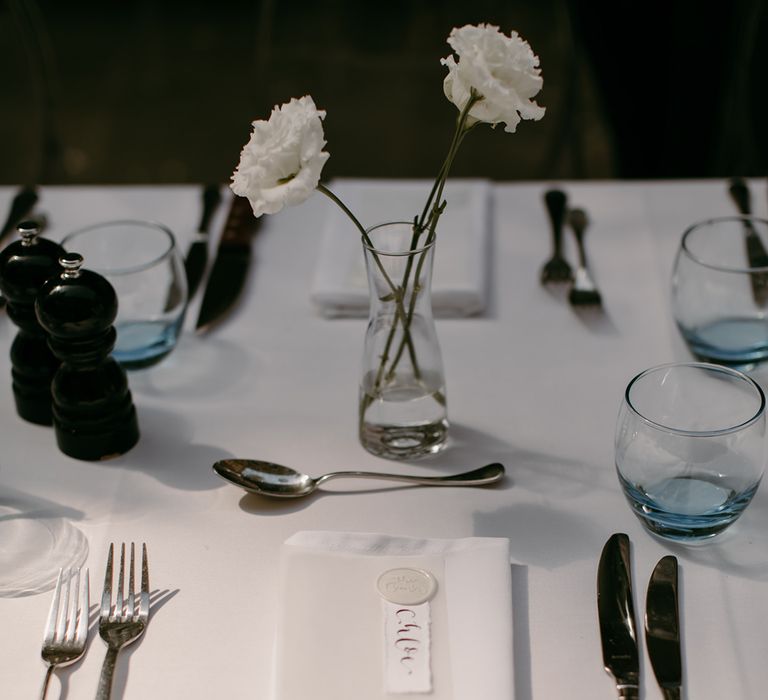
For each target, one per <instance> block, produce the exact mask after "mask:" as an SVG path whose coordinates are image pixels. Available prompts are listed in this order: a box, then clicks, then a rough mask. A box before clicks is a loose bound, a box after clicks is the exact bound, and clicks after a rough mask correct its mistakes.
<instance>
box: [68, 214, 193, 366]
mask: <svg viewBox="0 0 768 700" xmlns="http://www.w3.org/2000/svg"><path fill="white" fill-rule="evenodd" d="M62 245H63V246H64V248H65V249H66V250H67V251H71V252H77V253H80V255H82V256H83V260H84V263H83V267H84V268H85V269H90V270H93V271H94V272H98V273H99V274H100V275H103V276H104V277H106V278H107V280H109V282H110V283H111V284H112V286H113V287H114V288H115V291H116V292H117V301H118V309H117V318H116V320H115V330H116V331H117V342H116V343H115V348H114V350H113V352H112V355H113V357H114V358H115V359H116V360H117V361H118V362H119V363H120V364H121V365H123V367H125V368H126V369H138V368H141V367H149V366H151V365H154V364H156V363H157V362H159V361H160V360H162V359H163V358H164V357H165V356H166V355H168V353H170V352H171V350H173V348H174V347H175V346H176V342H177V340H178V337H179V334H180V333H181V326H182V324H183V322H184V313H185V311H186V307H187V281H186V277H185V274H184V265H183V263H182V261H181V257H180V255H179V253H178V249H177V247H176V241H175V238H174V236H173V233H172V232H171V231H170V229H168V228H167V227H165V226H163V225H162V224H158V223H153V222H149V221H134V220H124V221H108V222H105V223H101V224H95V225H93V226H89V227H88V228H84V229H81V230H79V231H75V232H73V233H70V234H69V235H68V236H66V237H65V238H64V240H63V241H62Z"/></svg>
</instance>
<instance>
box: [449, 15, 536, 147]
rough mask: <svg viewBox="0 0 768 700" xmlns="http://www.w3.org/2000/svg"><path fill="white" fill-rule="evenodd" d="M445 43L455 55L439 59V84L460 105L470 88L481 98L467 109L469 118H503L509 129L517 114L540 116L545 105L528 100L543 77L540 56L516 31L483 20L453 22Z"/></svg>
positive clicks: (498, 120)
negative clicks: (443, 69)
mask: <svg viewBox="0 0 768 700" xmlns="http://www.w3.org/2000/svg"><path fill="white" fill-rule="evenodd" d="M448 43H449V44H450V46H451V48H452V49H453V50H454V51H455V52H456V54H457V55H458V57H459V61H458V63H457V62H456V61H455V60H454V58H453V56H448V57H447V58H443V59H441V61H440V62H441V63H442V64H443V65H444V66H447V67H448V75H447V76H446V77H445V81H444V83H443V89H444V90H445V96H446V97H447V98H448V99H449V100H450V101H451V102H453V104H455V105H456V106H457V107H458V108H459V110H461V109H463V108H464V106H465V105H466V104H467V101H468V100H469V95H470V90H471V89H472V88H474V89H475V91H476V92H478V93H479V94H480V95H482V99H481V100H479V101H478V102H476V103H475V104H474V105H473V107H472V108H471V109H470V111H469V116H470V120H469V123H474V121H481V122H485V123H487V124H493V125H495V124H499V123H501V122H504V123H505V124H506V126H505V127H504V131H509V132H514V131H515V129H516V128H517V125H518V124H519V123H520V119H521V118H522V119H541V118H542V117H543V116H544V108H543V107H539V105H537V104H536V103H535V102H533V101H532V100H531V98H532V97H534V96H535V95H536V94H537V93H538V92H539V90H541V86H542V85H543V83H544V80H543V79H542V77H541V71H540V69H539V67H538V66H539V58H538V56H536V55H534V53H533V51H532V50H531V47H530V45H529V44H528V42H527V41H525V40H524V39H522V38H521V37H520V35H518V33H517V32H511V33H510V35H509V36H508V37H507V36H505V35H504V34H502V33H501V32H500V31H499V28H498V27H494V26H491V25H488V24H481V25H479V26H473V25H466V26H464V27H461V28H454V29H453V30H452V31H451V34H450V36H449V37H448Z"/></svg>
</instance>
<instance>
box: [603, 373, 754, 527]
mask: <svg viewBox="0 0 768 700" xmlns="http://www.w3.org/2000/svg"><path fill="white" fill-rule="evenodd" d="M765 430H766V418H765V396H764V394H763V391H762V389H761V388H760V386H759V385H758V384H757V383H756V382H755V381H754V380H753V379H751V378H750V377H748V376H747V375H745V374H742V373H741V372H738V371H736V370H734V369H731V368H728V367H724V366H721V365H712V364H705V363H696V362H691V363H677V364H669V365H661V366H659V367H653V368H651V369H648V370H646V371H645V372H642V373H640V374H638V375H637V376H636V377H635V378H634V379H632V381H631V382H630V383H629V385H628V386H627V389H626V392H625V395H624V400H623V402H622V404H621V408H620V409H619V415H618V419H617V423H616V439H615V448H616V470H617V473H618V477H619V482H620V484H621V487H622V489H623V491H624V495H625V496H626V498H627V501H628V502H629V505H630V507H631V508H632V510H633V512H634V513H635V515H636V516H637V517H638V518H639V519H640V521H641V522H642V523H643V524H644V525H645V526H646V527H647V528H648V530H650V531H651V532H653V533H655V534H657V535H660V536H661V537H665V538H669V539H673V540H679V541H689V542H693V541H698V540H705V539H708V538H711V537H714V536H715V535H717V534H719V533H721V532H722V531H723V530H725V529H726V528H727V527H728V526H729V525H731V524H732V523H733V522H734V521H735V520H736V519H737V518H738V517H739V516H740V515H741V514H742V513H743V512H744V509H745V508H746V507H747V505H748V504H749V503H750V501H751V500H752V497H753V496H754V494H755V492H756V491H757V488H758V486H759V484H760V480H761V478H762V476H763V471H764V468H765V459H766V440H765Z"/></svg>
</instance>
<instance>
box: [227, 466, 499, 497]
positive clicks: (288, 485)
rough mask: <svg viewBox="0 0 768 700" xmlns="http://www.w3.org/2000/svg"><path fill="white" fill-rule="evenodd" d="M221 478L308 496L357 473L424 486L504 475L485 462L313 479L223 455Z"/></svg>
mask: <svg viewBox="0 0 768 700" xmlns="http://www.w3.org/2000/svg"><path fill="white" fill-rule="evenodd" d="M213 471H215V472H216V473H217V474H218V475H219V476H220V477H221V478H222V479H226V480H227V481H230V482H232V483H233V484H235V485H236V486H239V487H241V488H243V489H245V490H246V491H250V492H252V493H258V494H260V495H262V496H278V497H280V498H297V497H299V496H309V494H310V493H312V492H313V491H314V490H315V489H316V488H317V487H318V486H320V484H322V483H323V482H325V481H328V480H330V479H336V478H338V477H341V476H344V477H358V478H361V479H386V480H389V481H407V482H409V483H411V484H421V485H423V486H484V485H485V484H492V483H494V482H495V481H498V480H499V479H501V477H502V476H504V467H503V466H502V465H501V464H498V463H494V464H488V465H486V466H485V467H480V469H474V470H472V471H470V472H464V473H463V474H453V475H451V476H407V475H404V474H379V473H376V472H359V471H347V472H330V473H329V474H323V475H322V476H318V477H317V478H316V479H313V478H312V477H311V476H307V475H306V474H301V473H300V472H297V471H295V470H294V469H291V468H290V467H284V466H282V465H280V464H273V463H272V462H262V461H261V460H257V459H222V460H220V461H218V462H216V463H215V464H214V465H213Z"/></svg>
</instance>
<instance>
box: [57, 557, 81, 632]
mask: <svg viewBox="0 0 768 700" xmlns="http://www.w3.org/2000/svg"><path fill="white" fill-rule="evenodd" d="M73 581H74V583H73ZM79 591H80V569H72V568H70V569H69V579H68V580H67V592H66V595H65V598H64V600H65V601H66V607H65V610H66V612H65V614H64V620H63V622H62V626H61V628H60V632H61V635H60V636H59V637H58V639H59V640H60V641H63V642H73V641H74V639H75V623H76V622H77V603H78V597H79Z"/></svg>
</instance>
